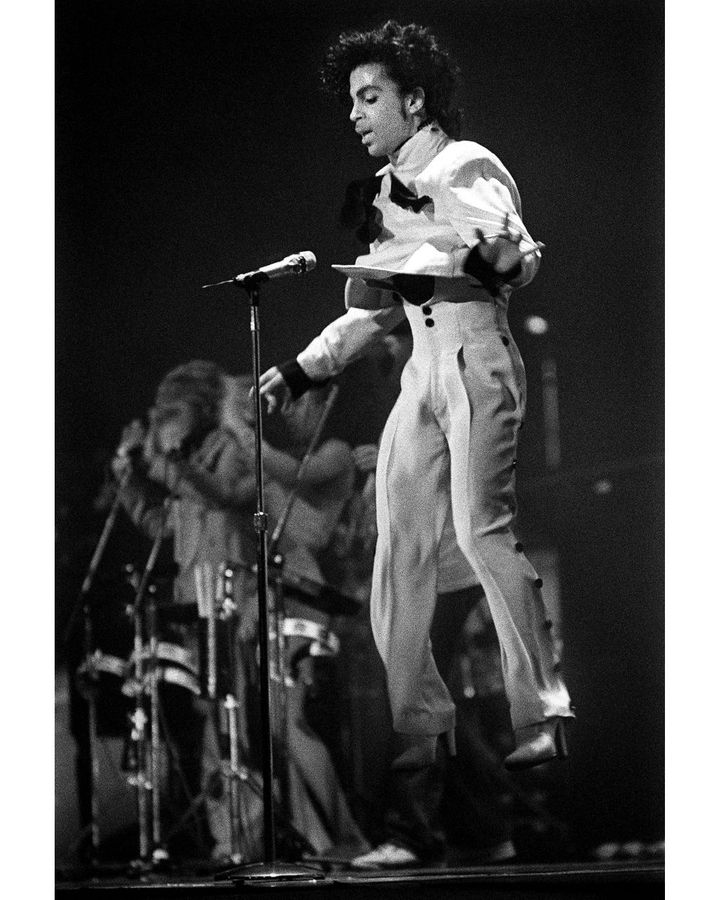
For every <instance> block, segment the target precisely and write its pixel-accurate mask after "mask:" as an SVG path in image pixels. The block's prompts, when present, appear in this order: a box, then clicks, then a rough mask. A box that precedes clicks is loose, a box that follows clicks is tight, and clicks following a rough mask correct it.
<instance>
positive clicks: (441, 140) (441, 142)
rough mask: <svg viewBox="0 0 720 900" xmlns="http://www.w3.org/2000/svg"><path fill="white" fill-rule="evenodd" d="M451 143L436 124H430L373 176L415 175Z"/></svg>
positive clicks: (416, 133)
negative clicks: (391, 174) (402, 173)
mask: <svg viewBox="0 0 720 900" xmlns="http://www.w3.org/2000/svg"><path fill="white" fill-rule="evenodd" d="M450 141H452V138H450V137H448V135H447V134H445V132H444V131H443V130H442V128H441V127H440V126H439V125H438V123H437V122H431V123H430V124H429V125H425V126H424V127H423V128H420V130H419V131H416V132H415V134H414V135H413V136H412V137H411V138H408V139H407V140H406V141H405V143H404V144H403V145H402V146H401V147H400V149H399V150H398V151H397V155H396V156H395V160H394V161H393V159H392V158H391V159H390V161H389V162H387V163H386V164H385V165H384V166H383V167H382V169H379V170H378V171H377V172H376V173H375V175H376V176H379V175H386V174H387V173H388V172H393V173H396V174H399V173H400V172H407V173H408V174H410V175H411V176H412V175H417V174H418V172H422V170H423V169H425V168H426V167H427V166H428V165H429V164H430V162H431V161H432V160H433V159H434V158H435V157H436V156H437V155H438V153H439V152H440V151H441V150H442V149H443V148H444V147H445V146H446V145H447V144H449V143H450Z"/></svg>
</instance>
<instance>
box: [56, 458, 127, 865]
mask: <svg viewBox="0 0 720 900" xmlns="http://www.w3.org/2000/svg"><path fill="white" fill-rule="evenodd" d="M130 472H131V470H130V468H129V467H128V468H127V469H126V470H125V472H124V473H123V476H122V479H121V481H120V483H119V485H118V486H117V488H116V491H115V498H114V499H113V502H112V506H111V507H110V511H109V512H108V514H107V518H106V519H105V524H104V526H103V530H102V533H101V534H100V537H99V539H98V542H97V545H96V547H95V552H94V553H93V555H92V559H91V560H90V563H89V565H88V569H87V573H86V575H85V579H84V581H83V583H82V587H81V588H80V592H79V594H78V598H77V601H76V603H75V606H74V608H73V611H72V613H71V615H70V618H69V620H68V624H67V626H66V628H65V633H64V635H63V639H64V643H65V645H67V644H68V643H69V641H70V638H71V637H72V632H73V629H74V627H75V621H76V619H77V617H78V615H79V613H80V611H81V610H82V616H83V653H84V656H85V668H86V671H87V674H88V678H89V679H90V681H91V682H92V680H93V678H94V677H95V676H96V675H97V670H96V668H95V663H94V660H93V656H92V650H93V647H92V645H93V627H92V619H91V617H90V599H89V595H90V589H91V588H92V586H93V582H94V581H95V575H96V574H97V570H98V568H99V566H100V562H101V560H102V558H103V555H104V553H105V548H106V547H107V544H108V541H109V540H110V535H111V533H112V530H113V528H114V526H115V521H116V519H117V516H118V512H119V511H120V504H121V495H122V491H123V489H124V488H125V487H126V485H127V483H128V480H129V478H130ZM86 700H87V704H88V756H89V768H90V821H89V823H88V825H87V826H86V828H89V830H90V848H91V858H90V864H91V866H96V865H97V864H98V854H99V850H100V828H99V825H98V818H99V804H98V781H99V779H100V764H99V760H98V746H97V744H98V741H97V693H96V691H95V690H94V688H93V685H92V684H90V689H89V691H88V694H87V697H86Z"/></svg>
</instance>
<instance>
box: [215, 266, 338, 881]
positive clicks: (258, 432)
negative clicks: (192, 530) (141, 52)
mask: <svg viewBox="0 0 720 900" xmlns="http://www.w3.org/2000/svg"><path fill="white" fill-rule="evenodd" d="M267 280H268V279H267V275H264V274H263V273H261V272H258V273H251V274H250V275H248V276H245V277H243V278H237V279H234V282H235V283H236V284H240V285H241V286H242V287H243V288H244V290H245V291H246V292H247V294H248V298H249V301H250V337H251V343H252V374H253V395H254V405H255V500H256V512H255V514H254V516H253V524H254V527H255V535H256V555H257V594H258V631H259V639H260V731H261V741H260V749H261V753H262V775H263V798H262V799H263V848H264V857H263V862H262V863H251V864H247V865H242V866H239V867H236V868H234V869H231V870H229V871H228V872H225V873H223V875H224V876H225V877H228V878H230V879H231V880H232V881H233V882H239V883H244V882H248V883H253V882H254V883H260V884H268V885H273V884H279V883H281V882H283V881H300V880H305V881H308V882H313V881H320V880H322V879H323V878H324V875H323V874H322V872H320V871H318V870H317V869H313V868H311V867H309V866H300V865H296V864H294V863H293V864H291V863H284V862H279V861H278V860H277V849H276V842H275V813H274V805H273V786H274V765H273V745H272V744H273V742H272V721H271V708H270V654H269V643H270V642H269V635H268V546H267V531H268V518H267V513H266V512H265V487H264V480H263V447H262V404H261V400H260V310H259V307H260V283H261V282H262V281H267Z"/></svg>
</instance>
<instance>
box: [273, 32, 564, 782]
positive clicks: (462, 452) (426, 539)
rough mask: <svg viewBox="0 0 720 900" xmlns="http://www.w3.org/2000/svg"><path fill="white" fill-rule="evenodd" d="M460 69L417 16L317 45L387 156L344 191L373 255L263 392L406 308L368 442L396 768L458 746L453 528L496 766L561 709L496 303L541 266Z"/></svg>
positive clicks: (518, 763)
mask: <svg viewBox="0 0 720 900" xmlns="http://www.w3.org/2000/svg"><path fill="white" fill-rule="evenodd" d="M457 75H458V71H457V68H456V66H455V65H454V64H453V63H452V62H451V60H450V59H449V57H448V55H447V53H445V52H444V51H443V50H441V49H440V48H439V47H438V44H437V41H436V39H435V37H434V36H433V35H432V34H431V33H430V32H429V31H428V30H427V29H425V28H422V27H420V26H418V25H407V26H400V25H398V24H397V23H395V22H388V23H386V24H385V25H384V26H382V27H381V28H378V29H376V30H374V31H370V32H364V33H357V32H350V33H347V34H343V35H341V36H340V38H339V40H338V42H337V43H336V44H335V45H334V46H333V47H332V48H331V49H330V50H329V52H328V55H327V57H326V61H325V67H324V80H325V83H326V85H327V86H328V87H329V88H330V89H331V90H333V91H334V92H335V93H336V94H337V95H338V96H340V97H347V96H348V91H349V98H350V103H351V111H350V120H351V122H352V124H353V126H354V128H355V131H356V132H357V134H358V136H359V137H360V140H361V141H362V144H363V146H364V147H365V148H366V149H367V151H368V153H369V154H370V155H371V156H373V157H384V156H386V157H387V158H388V162H387V164H386V165H384V166H383V168H382V169H380V171H379V172H378V173H377V175H376V176H375V178H371V179H368V180H367V181H366V182H364V183H362V184H358V183H356V184H355V185H354V186H353V190H352V191H350V192H349V195H348V198H349V200H350V201H352V199H353V197H355V199H356V200H357V203H356V207H357V210H358V212H360V213H361V214H362V215H361V216H360V219H359V221H358V224H359V226H360V227H359V235H360V236H362V237H365V238H366V239H367V240H368V241H369V243H370V252H369V254H366V255H364V256H360V257H359V258H358V259H357V260H356V263H355V265H354V266H344V267H340V269H341V271H342V272H343V273H344V274H345V275H347V276H348V280H347V283H346V289H345V303H346V306H347V312H346V313H345V314H344V315H343V316H341V317H340V318H339V319H336V320H335V321H334V322H332V323H331V324H330V325H328V326H327V327H326V328H325V329H324V331H323V332H322V333H321V334H320V335H319V336H318V337H317V338H315V339H314V340H313V341H312V342H311V343H310V344H309V346H308V347H307V348H306V349H305V350H303V351H302V352H301V353H300V354H299V355H298V357H297V359H296V360H293V361H291V362H290V363H287V364H283V365H282V366H279V367H273V368H271V369H270V370H268V371H267V372H265V373H264V375H263V376H262V379H261V392H262V394H263V395H264V397H265V398H266V399H267V402H268V410H269V411H272V410H273V409H274V408H276V407H277V406H278V405H283V406H285V405H287V403H288V402H289V401H290V400H291V399H292V398H297V397H299V396H300V395H301V394H302V393H303V392H304V391H305V390H306V389H307V388H308V387H310V386H311V385H312V384H313V383H317V382H322V381H324V380H325V379H327V378H330V377H332V376H333V375H335V374H337V373H338V372H340V371H341V370H342V369H343V368H344V367H345V366H347V365H348V364H349V363H350V362H351V361H353V360H354V359H357V358H358V357H360V356H361V355H363V354H364V353H365V352H366V351H367V350H368V348H369V347H370V346H371V345H372V344H373V343H374V342H376V341H377V340H378V339H380V338H381V337H382V336H383V335H384V334H385V333H387V332H388V331H389V330H390V329H392V328H393V327H394V326H396V325H397V324H398V323H399V322H400V321H401V320H402V319H403V317H407V319H408V321H409V322H410V326H411V328H412V333H413V341H414V349H413V355H412V357H411V359H410V361H409V362H408V364H407V366H406V367H405V370H404V373H403V379H402V391H401V394H400V397H399V399H398V401H397V403H396V405H395V407H394V409H393V411H392V413H391V415H390V418H389V420H388V422H387V425H386V427H385V430H384V432H383V436H382V441H381V445H380V453H379V460H378V468H377V516H378V542H377V549H376V555H375V562H374V571H373V584H372V597H371V606H372V624H373V633H374V636H375V640H376V643H377V646H378V649H379V652H380V655H381V657H382V659H383V662H384V664H385V666H386V670H387V676H388V688H389V694H390V703H391V708H392V713H393V723H394V728H395V730H396V731H397V732H398V735H399V736H400V741H401V745H402V749H401V752H400V753H399V755H398V757H397V758H396V759H395V761H394V766H395V767H396V768H398V769H402V768H417V767H423V766H426V765H430V764H432V762H433V761H434V760H435V758H436V754H437V743H438V738H439V736H441V735H443V736H444V738H445V741H446V743H447V745H448V748H449V750H450V752H452V750H453V743H454V742H453V735H454V726H455V710H454V704H453V702H452V698H451V696H450V694H449V692H448V689H447V687H446V685H445V684H444V682H443V680H442V678H441V677H440V675H439V673H438V669H437V666H436V664H435V661H434V660H433V656H432V652H431V644H430V639H429V634H430V625H431V622H432V618H433V612H434V609H435V602H436V596H437V588H438V570H439V559H438V557H439V547H440V540H441V535H442V534H443V531H444V530H445V529H446V527H447V525H448V523H450V525H452V528H453V531H454V535H453V549H454V552H456V553H458V554H459V555H460V556H462V557H463V558H464V560H465V561H466V562H467V564H468V565H469V566H470V568H471V570H472V573H473V574H474V576H475V578H476V579H477V581H479V582H480V584H481V585H482V587H483V589H484V592H485V594H486V596H487V599H488V603H489V605H490V610H491V613H492V616H493V620H494V623H495V626H496V629H497V633H498V638H499V641H500V645H501V648H502V656H503V672H504V680H505V689H506V693H507V696H508V700H509V704H510V713H511V719H512V724H513V728H514V732H515V739H516V748H515V750H514V752H512V753H511V754H510V755H509V756H508V757H507V759H506V766H507V767H508V768H509V769H522V768H526V767H529V766H534V765H537V764H539V763H542V762H546V761H548V760H550V759H553V758H556V757H559V756H563V755H564V754H565V752H566V751H565V744H564V729H563V726H564V724H565V720H566V719H567V718H568V717H570V716H572V715H573V713H572V710H571V707H570V699H569V696H568V693H567V690H566V688H565V685H564V684H563V681H562V680H561V678H560V676H559V674H558V672H557V671H556V665H555V660H554V658H553V647H552V641H551V635H550V634H549V632H548V628H547V625H546V622H547V615H546V611H545V606H544V603H543V600H542V594H541V590H540V588H541V585H542V582H541V580H540V578H539V577H538V574H537V572H536V571H535V570H534V569H533V567H532V565H531V564H530V562H529V561H528V559H527V558H526V557H525V555H524V554H523V551H522V546H521V545H520V544H519V543H518V542H517V540H516V538H515V535H514V534H513V531H512V527H513V522H514V519H515V513H516V506H515V491H514V482H515V457H516V446H517V439H518V431H519V429H520V427H521V425H522V420H523V416H524V412H525V399H526V394H525V376H524V368H523V364H522V360H521V358H520V355H519V353H518V350H517V347H516V345H515V343H514V341H513V338H512V335H511V334H510V332H509V329H508V324H507V306H508V301H509V298H510V294H511V292H512V289H513V288H515V287H521V286H522V285H524V284H527V283H528V282H529V281H530V280H531V279H532V277H533V276H534V274H535V272H536V271H537V269H538V266H539V263H540V245H538V244H537V243H535V242H534V241H533V240H532V238H531V237H530V235H529V234H528V232H527V229H526V228H525V226H524V224H523V221H522V219H521V209H520V197H519V194H518V191H517V187H516V185H515V182H514V181H513V179H512V177H511V176H510V174H509V173H508V171H507V169H506V168H505V167H504V166H503V164H502V163H501V162H500V160H499V159H498V158H497V157H496V156H495V155H494V154H492V153H491V152H490V151H489V150H487V149H485V148H484V147H482V146H480V145H479V144H477V143H474V142H471V141H461V140H456V139H455V138H454V137H453V136H452V135H454V134H455V133H456V124H457V116H456V108H455V105H454V89H455V85H456V81H457ZM351 217H352V216H351V214H350V210H349V208H347V209H346V219H347V218H351Z"/></svg>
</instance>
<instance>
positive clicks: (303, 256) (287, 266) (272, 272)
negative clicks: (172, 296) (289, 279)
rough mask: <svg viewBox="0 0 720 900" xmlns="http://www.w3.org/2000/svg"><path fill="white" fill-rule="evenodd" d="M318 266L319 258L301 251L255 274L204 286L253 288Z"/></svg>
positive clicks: (245, 274)
mask: <svg viewBox="0 0 720 900" xmlns="http://www.w3.org/2000/svg"><path fill="white" fill-rule="evenodd" d="M316 265H317V258H316V256H315V254H314V253H312V252H311V251H310V250H301V251H300V253H291V254H290V256H286V257H285V259H281V260H280V262H275V263H270V264H269V265H267V266H262V267H261V268H259V269H255V270H254V271H253V272H244V273H243V274H242V275H236V276H235V277H234V278H231V279H229V280H228V281H218V282H216V283H215V284H204V285H203V287H204V288H208V287H217V285H219V284H232V283H233V282H234V283H237V284H242V285H243V286H244V287H252V286H253V285H256V284H262V283H263V282H265V281H270V279H271V278H284V277H285V276H286V275H304V274H305V272H310V271H311V270H312V269H314V268H315V266H316Z"/></svg>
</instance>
